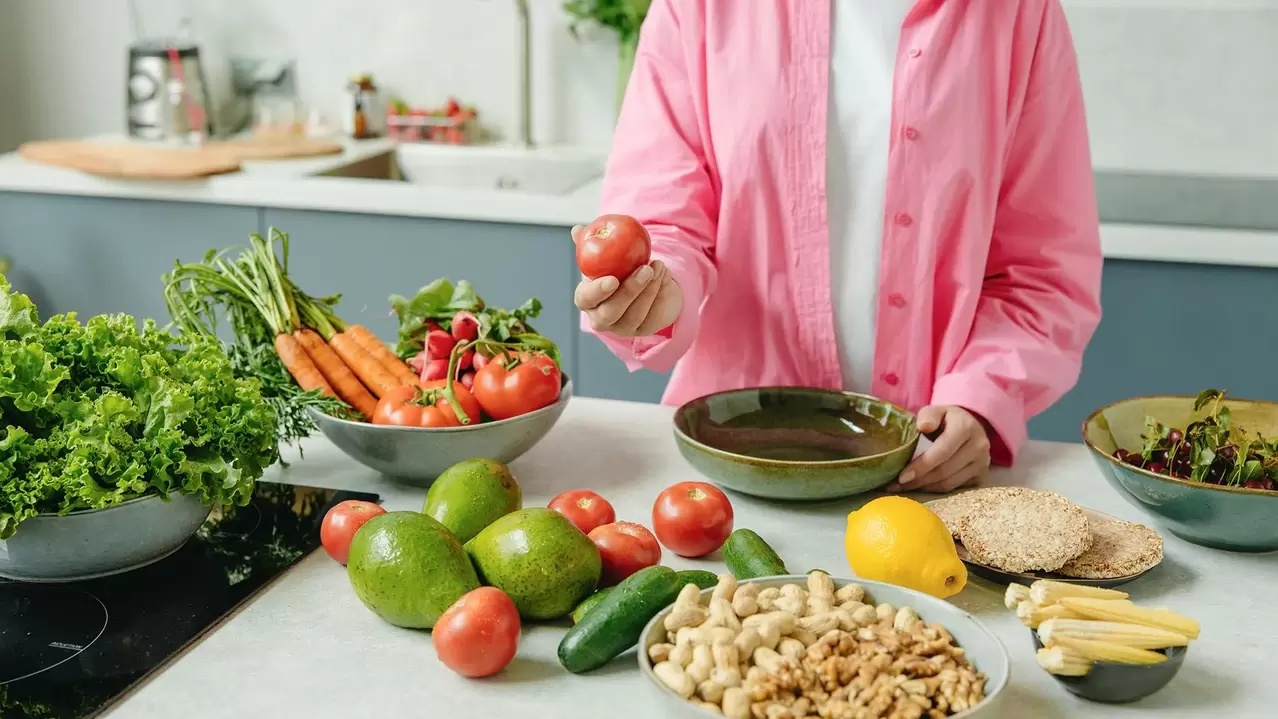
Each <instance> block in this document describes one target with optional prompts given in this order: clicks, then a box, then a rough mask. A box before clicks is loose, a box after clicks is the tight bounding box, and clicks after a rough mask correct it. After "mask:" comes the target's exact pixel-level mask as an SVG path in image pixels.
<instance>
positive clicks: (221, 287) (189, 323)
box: [165, 228, 418, 418]
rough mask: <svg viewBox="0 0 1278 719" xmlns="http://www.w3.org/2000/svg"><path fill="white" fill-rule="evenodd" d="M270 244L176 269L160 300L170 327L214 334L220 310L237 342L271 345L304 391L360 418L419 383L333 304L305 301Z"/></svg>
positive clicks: (255, 239) (259, 242)
mask: <svg viewBox="0 0 1278 719" xmlns="http://www.w3.org/2000/svg"><path fill="white" fill-rule="evenodd" d="M270 237H271V239H270V240H269V241H268V240H266V239H263V238H262V237H261V236H260V235H256V234H254V235H251V236H250V244H249V247H247V248H242V251H241V252H240V254H239V256H238V257H236V258H235V259H234V260H231V259H229V252H230V251H229V250H224V251H222V252H219V253H210V254H209V255H208V256H207V257H206V258H205V261H204V262H202V263H191V264H186V265H182V264H179V265H178V266H177V268H176V269H175V270H174V272H173V273H171V274H169V275H166V277H165V301H166V303H167V304H168V307H169V314H170V315H171V316H172V317H173V320H174V322H175V323H176V324H177V325H179V326H181V327H183V328H184V329H189V330H192V331H196V332H200V333H203V334H210V335H212V334H216V326H217V317H218V311H219V309H220V310H221V311H222V313H223V314H224V315H226V316H228V317H229V318H230V322H231V326H232V329H233V330H234V331H235V333H236V335H237V337H238V338H239V339H240V340H241V341H246V342H248V343H250V344H260V343H265V342H267V341H268V340H269V341H270V342H271V343H272V344H273V346H274V348H275V353H276V355H277V356H278V357H279V359H280V362H281V363H282V364H283V365H284V368H285V369H286V370H288V373H289V374H290V375H291V376H292V377H293V379H294V380H295V381H296V382H297V384H298V386H299V387H300V388H301V389H302V390H303V391H305V392H312V391H313V392H318V393H320V394H322V395H324V396H327V397H335V398H337V399H340V400H341V401H343V402H345V403H346V404H347V405H349V406H350V407H352V408H353V409H355V410H356V411H357V412H359V413H360V414H361V415H363V416H364V417H365V418H372V416H373V412H374V410H375V409H376V408H377V399H378V398H380V397H381V396H382V395H384V394H386V393H387V392H390V391H391V390H393V389H395V388H396V387H401V386H404V385H416V384H418V378H417V375H416V373H414V372H413V371H412V369H410V368H409V367H408V365H407V364H405V363H404V361H403V360H401V359H400V358H399V357H397V356H395V353H394V352H392V351H391V350H390V349H389V348H388V347H387V346H386V345H385V344H383V343H382V341H381V340H379V339H377V337H376V336H374V335H373V333H372V332H369V331H368V328H366V327H363V326H361V325H348V324H346V323H345V322H343V321H342V320H341V318H339V317H338V316H337V314H336V313H335V312H334V311H333V305H334V304H336V299H335V298H325V299H321V298H315V297H311V296H310V295H307V294H306V293H304V292H302V291H301V290H300V289H299V288H298V287H297V286H296V285H294V284H293V282H292V280H290V279H289V277H288V235H287V234H285V233H283V232H279V231H277V230H275V229H274V228H271V232H270ZM276 243H278V244H279V245H280V248H281V255H282V259H281V258H280V257H278V256H277V255H276V253H275V245H276ZM234 249H239V248H232V250H234Z"/></svg>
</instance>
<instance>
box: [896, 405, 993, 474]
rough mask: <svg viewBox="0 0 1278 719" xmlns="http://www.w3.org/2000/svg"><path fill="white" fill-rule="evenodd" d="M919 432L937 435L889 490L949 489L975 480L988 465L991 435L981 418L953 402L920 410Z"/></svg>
mask: <svg viewBox="0 0 1278 719" xmlns="http://www.w3.org/2000/svg"><path fill="white" fill-rule="evenodd" d="M918 419H919V432H921V433H923V434H926V435H930V434H931V433H933V432H936V431H937V430H938V429H939V430H940V431H941V434H940V436H938V437H936V438H935V440H934V441H933V442H932V446H931V447H928V448H927V449H926V450H924V451H923V453H922V454H920V455H919V456H917V457H915V458H914V461H912V462H910V464H909V465H908V466H906V468H905V469H904V470H902V471H901V476H900V477H898V478H897V481H895V482H893V483H892V484H889V485H888V486H887V487H886V488H885V489H886V491H889V492H937V493H939V492H949V491H950V490H954V489H958V488H959V487H962V486H963V485H965V484H969V483H971V482H975V481H976V480H978V479H980V478H981V477H983V476H984V475H985V472H986V471H987V470H988V469H989V468H990V437H989V430H988V429H987V428H986V425H985V422H984V420H982V419H981V418H980V417H977V416H976V415H974V414H972V413H971V412H969V411H967V410H965V409H963V408H962V407H956V406H954V405H937V406H930V405H929V406H927V407H924V408H923V409H920V410H919V415H918Z"/></svg>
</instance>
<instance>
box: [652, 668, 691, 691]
mask: <svg viewBox="0 0 1278 719" xmlns="http://www.w3.org/2000/svg"><path fill="white" fill-rule="evenodd" d="M652 673H653V674H656V675H657V678H658V679H660V680H661V683H662V684H665V685H666V686H667V687H669V688H670V690H671V691H673V692H674V693H675V694H678V695H679V696H680V697H683V698H684V699H687V698H689V697H691V696H692V693H693V692H695V691H696V690H697V685H696V683H694V682H693V681H692V678H691V677H689V676H688V675H687V673H686V672H684V671H683V670H682V669H680V668H679V667H678V666H676V665H674V664H672V663H670V662H661V663H660V664H658V665H657V666H655V667H653V668H652Z"/></svg>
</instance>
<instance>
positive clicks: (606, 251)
mask: <svg viewBox="0 0 1278 719" xmlns="http://www.w3.org/2000/svg"><path fill="white" fill-rule="evenodd" d="M651 257H652V238H651V237H649V236H648V230H646V229H644V226H643V225H642V224H640V223H639V221H638V220H636V219H635V218H633V217H628V216H626V215H604V216H602V217H600V218H598V219H596V220H595V221H594V222H592V223H590V224H589V225H587V226H586V230H585V233H584V234H583V235H582V238H581V241H580V242H578V243H577V268H578V269H580V270H581V274H583V275H585V276H586V277H589V278H590V279H592V280H593V279H596V278H598V277H616V278H617V279H618V280H624V279H626V278H627V277H629V276H630V273H632V272H634V271H635V270H637V269H639V268H640V267H643V266H644V265H646V264H648V260H649V259H651Z"/></svg>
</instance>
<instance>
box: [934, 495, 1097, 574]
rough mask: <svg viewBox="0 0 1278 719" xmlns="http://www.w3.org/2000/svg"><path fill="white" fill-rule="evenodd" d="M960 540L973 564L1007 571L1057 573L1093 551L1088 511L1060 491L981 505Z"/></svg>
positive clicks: (973, 511) (969, 517)
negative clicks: (1090, 549) (1086, 552)
mask: <svg viewBox="0 0 1278 719" xmlns="http://www.w3.org/2000/svg"><path fill="white" fill-rule="evenodd" d="M959 539H960V540H961V541H962V542H963V546H964V547H965V548H966V549H967V551H968V553H969V554H970V555H971V556H972V559H973V560H975V561H977V562H980V563H981V564H985V565H988V566H991V567H995V568H997V569H1002V570H1003V571H1005V572H1032V571H1043V572H1054V571H1056V570H1057V569H1060V568H1061V567H1062V566H1063V565H1064V564H1065V563H1066V562H1068V561H1069V560H1071V559H1074V558H1076V557H1078V556H1079V555H1081V554H1082V553H1083V552H1085V551H1087V549H1088V547H1090V546H1091V544H1092V531H1091V528H1090V527H1089V526H1088V523H1087V515H1086V514H1084V513H1083V510H1082V509H1080V508H1079V507H1076V506H1075V505H1073V504H1071V503H1070V502H1069V500H1067V499H1065V498H1064V497H1062V496H1061V495H1059V494H1056V493H1055V492H1040V491H1035V490H1027V491H1024V492H1019V493H1015V494H1008V495H1005V496H1002V497H999V498H998V499H997V500H996V501H978V502H977V503H976V506H974V507H972V508H971V510H970V511H969V512H968V514H967V517H966V518H965V519H964V520H963V521H962V522H961V526H960V536H959Z"/></svg>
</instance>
